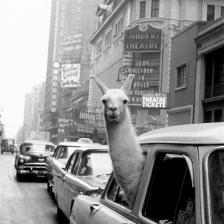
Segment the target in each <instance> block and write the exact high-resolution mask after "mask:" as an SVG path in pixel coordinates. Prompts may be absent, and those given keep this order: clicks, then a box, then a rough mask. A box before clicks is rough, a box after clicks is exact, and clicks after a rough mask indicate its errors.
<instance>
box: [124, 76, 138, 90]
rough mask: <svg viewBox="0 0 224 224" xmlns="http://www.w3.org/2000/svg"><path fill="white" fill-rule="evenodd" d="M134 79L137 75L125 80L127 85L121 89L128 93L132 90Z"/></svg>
mask: <svg viewBox="0 0 224 224" xmlns="http://www.w3.org/2000/svg"><path fill="white" fill-rule="evenodd" d="M134 77H135V74H129V75H128V77H127V79H126V80H125V83H124V84H123V86H122V87H121V89H122V90H123V91H124V92H126V93H127V92H128V91H129V90H130V89H131V84H132V81H133V79H134Z"/></svg>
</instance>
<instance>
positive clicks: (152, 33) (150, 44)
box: [124, 25, 162, 52]
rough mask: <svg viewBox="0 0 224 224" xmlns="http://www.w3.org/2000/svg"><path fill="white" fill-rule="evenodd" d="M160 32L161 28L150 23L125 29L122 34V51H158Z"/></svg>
mask: <svg viewBox="0 0 224 224" xmlns="http://www.w3.org/2000/svg"><path fill="white" fill-rule="evenodd" d="M143 27H144V28H143ZM161 33H162V32H161V29H157V28H154V27H152V26H150V25H145V26H143V25H137V26H135V27H133V28H130V29H127V30H125V34H124V51H140V52H144V51H145V52H150V51H160V48H161Z"/></svg>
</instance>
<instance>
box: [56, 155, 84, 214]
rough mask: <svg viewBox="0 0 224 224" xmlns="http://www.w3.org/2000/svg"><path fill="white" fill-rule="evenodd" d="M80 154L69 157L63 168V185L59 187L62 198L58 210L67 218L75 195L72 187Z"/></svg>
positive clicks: (74, 182)
mask: <svg viewBox="0 0 224 224" xmlns="http://www.w3.org/2000/svg"><path fill="white" fill-rule="evenodd" d="M80 154H81V152H79V151H76V152H74V153H73V154H72V155H71V156H70V158H69V160H68V163H67V164H66V167H65V175H64V177H63V178H62V181H63V184H62V185H61V189H60V194H61V195H63V197H62V203H61V207H60V208H61V210H62V211H63V212H64V214H65V215H66V216H67V217H68V218H69V215H70V210H71V202H72V199H73V197H74V196H75V195H76V194H77V193H76V192H75V190H74V189H75V187H74V186H75V185H76V180H75V174H76V172H77V169H78V166H79V161H80V158H81V155H80Z"/></svg>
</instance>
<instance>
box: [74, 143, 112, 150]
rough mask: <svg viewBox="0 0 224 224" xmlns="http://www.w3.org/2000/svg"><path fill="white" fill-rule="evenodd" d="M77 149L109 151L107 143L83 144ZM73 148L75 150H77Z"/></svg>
mask: <svg viewBox="0 0 224 224" xmlns="http://www.w3.org/2000/svg"><path fill="white" fill-rule="evenodd" d="M77 150H79V151H83V152H84V151H103V152H106V151H109V146H108V145H100V144H92V145H89V144H88V145H83V146H81V147H79V148H77ZM77 150H75V151H77Z"/></svg>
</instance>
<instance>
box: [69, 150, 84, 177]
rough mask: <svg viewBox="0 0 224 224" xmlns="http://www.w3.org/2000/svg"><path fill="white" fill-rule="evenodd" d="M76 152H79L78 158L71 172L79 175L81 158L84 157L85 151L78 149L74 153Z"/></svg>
mask: <svg viewBox="0 0 224 224" xmlns="http://www.w3.org/2000/svg"><path fill="white" fill-rule="evenodd" d="M75 153H76V154H77V158H76V161H75V162H74V164H73V166H72V169H71V173H70V174H72V175H75V176H78V171H79V167H80V164H81V158H82V154H83V151H80V150H77V151H75V152H74V154H75ZM75 166H77V167H75ZM74 169H75V170H74Z"/></svg>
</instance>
